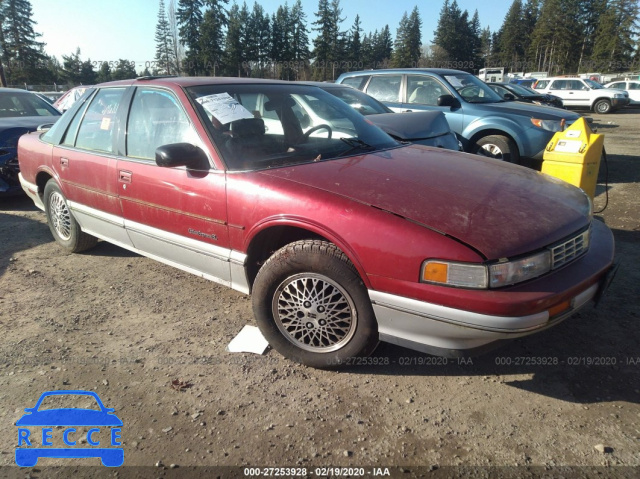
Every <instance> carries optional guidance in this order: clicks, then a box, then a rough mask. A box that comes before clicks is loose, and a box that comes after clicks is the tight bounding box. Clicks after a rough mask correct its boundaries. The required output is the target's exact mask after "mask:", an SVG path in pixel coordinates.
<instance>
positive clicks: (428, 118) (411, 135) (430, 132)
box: [367, 111, 451, 141]
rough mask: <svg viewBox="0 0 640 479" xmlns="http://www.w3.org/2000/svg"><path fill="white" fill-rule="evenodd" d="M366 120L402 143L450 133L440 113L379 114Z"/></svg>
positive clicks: (442, 114) (369, 116)
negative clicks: (402, 141)
mask: <svg viewBox="0 0 640 479" xmlns="http://www.w3.org/2000/svg"><path fill="white" fill-rule="evenodd" d="M367 119H368V120H371V123H373V124H374V125H376V126H378V127H380V128H382V130H383V131H384V132H385V133H387V134H388V135H391V136H393V137H394V138H397V139H399V140H404V141H412V140H424V139H427V138H434V137H436V136H442V135H446V134H448V133H449V132H450V131H451V128H450V127H449V123H447V119H446V118H445V116H444V113H442V112H440V111H415V112H405V113H380V114H376V115H367Z"/></svg>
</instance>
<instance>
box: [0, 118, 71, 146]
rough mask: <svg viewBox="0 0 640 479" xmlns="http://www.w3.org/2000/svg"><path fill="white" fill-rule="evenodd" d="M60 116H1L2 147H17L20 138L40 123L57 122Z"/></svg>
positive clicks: (35, 128) (0, 133) (0, 135)
mask: <svg viewBox="0 0 640 479" xmlns="http://www.w3.org/2000/svg"><path fill="white" fill-rule="evenodd" d="M58 118H60V117H59V116H25V117H15V118H0V148H15V147H16V146H17V144H18V138H20V137H21V136H22V135H24V134H25V133H28V132H30V131H35V130H37V129H38V127H39V126H40V125H44V124H49V123H55V122H56V121H57V120H58Z"/></svg>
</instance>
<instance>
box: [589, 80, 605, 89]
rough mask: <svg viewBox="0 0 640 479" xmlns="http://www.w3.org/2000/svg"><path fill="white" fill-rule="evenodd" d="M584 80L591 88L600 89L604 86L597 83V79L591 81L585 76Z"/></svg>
mask: <svg viewBox="0 0 640 479" xmlns="http://www.w3.org/2000/svg"><path fill="white" fill-rule="evenodd" d="M584 82H585V83H586V84H587V85H589V86H590V87H591V88H593V89H594V90H601V89H603V88H604V87H603V86H602V85H600V83H598V82H597V81H593V80H589V79H588V78H586V79H585V80H584Z"/></svg>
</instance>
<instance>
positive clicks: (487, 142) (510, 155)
mask: <svg viewBox="0 0 640 479" xmlns="http://www.w3.org/2000/svg"><path fill="white" fill-rule="evenodd" d="M474 153H476V154H477V155H482V156H487V157H489V158H495V159H497V160H502V161H506V162H508V163H516V164H517V163H518V162H519V161H520V154H519V153H518V147H517V145H516V144H515V143H514V141H513V140H511V139H510V138H507V137H506V136H502V135H489V136H484V137H482V138H480V139H479V140H478V141H477V142H476V146H475V150H474Z"/></svg>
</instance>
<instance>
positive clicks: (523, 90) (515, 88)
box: [507, 83, 539, 96]
mask: <svg viewBox="0 0 640 479" xmlns="http://www.w3.org/2000/svg"><path fill="white" fill-rule="evenodd" d="M507 88H508V89H509V90H511V91H512V92H514V93H517V94H518V95H521V96H529V95H539V93H538V92H537V91H535V90H532V89H531V88H529V87H526V86H522V85H517V84H515V83H509V85H508V86H507Z"/></svg>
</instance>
